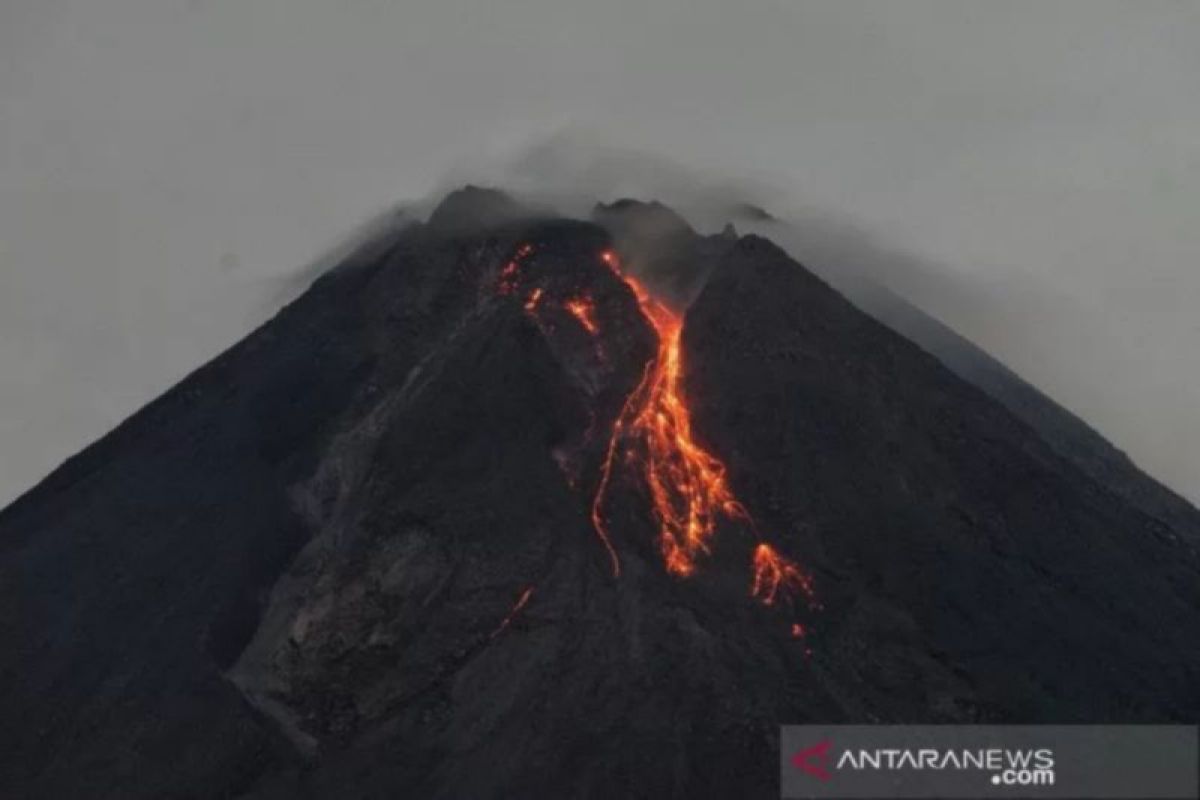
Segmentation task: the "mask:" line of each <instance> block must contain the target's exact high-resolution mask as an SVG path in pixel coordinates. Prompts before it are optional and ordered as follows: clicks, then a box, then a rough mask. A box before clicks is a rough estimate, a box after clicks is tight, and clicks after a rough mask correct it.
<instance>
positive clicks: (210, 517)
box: [0, 190, 1200, 798]
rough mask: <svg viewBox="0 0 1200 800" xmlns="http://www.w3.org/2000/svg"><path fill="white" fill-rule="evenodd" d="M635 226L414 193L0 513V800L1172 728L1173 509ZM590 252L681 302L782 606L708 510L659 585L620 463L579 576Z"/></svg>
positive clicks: (645, 213) (980, 395)
mask: <svg viewBox="0 0 1200 800" xmlns="http://www.w3.org/2000/svg"><path fill="white" fill-rule="evenodd" d="M677 220H678V218H676V217H674V215H672V214H671V213H670V212H669V210H667V209H664V208H663V207H661V206H657V205H653V204H649V205H646V204H638V203H622V204H614V205H613V206H608V207H603V208H601V209H598V211H597V215H596V221H594V222H589V221H570V220H558V219H548V218H542V217H538V216H536V215H534V214H532V213H531V212H528V211H526V210H524V209H522V208H520V207H519V206H517V205H516V204H514V203H512V202H511V201H509V200H508V199H507V198H505V197H504V196H503V195H500V194H498V193H493V192H487V191H482V190H466V191H463V192H460V193H456V194H455V195H452V196H451V197H450V198H448V199H447V201H446V202H445V203H443V205H442V206H441V207H440V208H439V209H438V210H437V211H436V212H435V213H434V215H433V216H432V217H431V220H430V222H429V223H427V224H424V225H410V226H407V227H404V228H402V229H396V230H392V231H390V232H388V233H386V234H383V235H381V236H380V237H379V238H378V239H376V240H374V241H372V242H371V243H370V244H369V245H367V246H364V247H363V248H362V249H361V250H360V251H359V252H357V253H355V254H354V255H352V256H351V257H350V258H349V259H348V260H347V261H346V263H344V264H343V265H341V266H340V267H339V268H337V269H335V270H333V271H332V272H330V273H328V274H327V275H325V276H324V277H322V278H321V279H320V280H319V281H317V283H316V284H314V286H313V287H312V288H311V289H310V290H309V291H308V292H307V293H306V294H305V295H304V296H303V297H301V298H300V299H299V300H298V301H296V302H295V303H293V304H292V305H290V306H289V307H288V308H286V309H284V311H282V312H281V313H280V314H279V315H278V316H277V317H276V318H275V319H274V320H272V321H271V322H269V323H268V324H266V325H264V326H263V327H262V328H261V329H259V330H258V331H256V332H255V333H254V334H252V335H251V336H250V337H248V338H247V339H246V340H245V341H243V342H242V343H241V344H239V345H237V346H236V347H234V348H233V349H232V350H230V351H229V352H227V353H226V354H224V355H222V356H221V357H220V358H218V359H216V360H215V361H214V362H212V363H211V364H209V365H207V366H205V367H203V368H201V369H200V370H198V371H197V372H196V373H195V374H193V375H192V376H190V377H189V378H188V379H187V380H185V381H184V382H182V383H181V384H180V385H179V386H177V387H175V388H174V389H172V390H171V391H170V392H168V393H167V394H166V395H164V396H163V397H162V398H160V399H159V400H157V401H155V402H154V403H152V404H151V405H150V406H148V407H147V408H146V409H144V410H143V411H141V412H139V413H138V414H137V415H135V416H134V417H132V418H131V419H130V420H129V421H127V422H126V423H125V424H123V425H122V426H121V427H120V428H118V429H117V430H116V431H114V432H113V433H112V434H110V435H109V436H108V437H106V438H105V439H103V440H101V441H100V442H98V443H97V444H95V445H93V446H92V447H91V448H89V449H88V450H86V451H84V452H83V453H81V454H80V455H79V456H76V457H75V458H74V459H72V460H71V461H69V462H67V463H66V464H64V465H63V467H61V468H60V469H59V470H58V471H56V472H55V473H54V474H53V475H51V476H50V477H49V478H48V479H47V480H46V481H45V482H43V483H42V484H41V485H40V486H38V487H37V488H35V489H34V490H33V491H31V492H30V493H29V494H27V495H26V496H24V497H23V498H21V499H20V500H18V501H17V502H16V503H15V504H13V505H12V506H11V507H9V508H8V509H7V510H5V511H4V512H2V513H0V676H2V677H3V683H2V685H0V718H3V719H5V720H21V723H20V724H18V725H5V726H3V728H4V729H3V731H2V732H0V786H3V787H4V788H5V792H4V796H5V797H57V796H87V797H121V798H136V797H147V798H149V797H154V798H162V797H297V796H300V797H339V798H341V797H384V796H387V797H394V796H404V797H440V798H481V797H530V796H539V797H585V798H591V797H594V798H611V797H658V796H679V797H774V796H777V786H776V783H777V776H776V763H777V754H776V751H775V742H776V738H777V730H778V725H779V724H780V723H781V722H802V721H810V720H811V721H828V722H843V721H844V722H851V721H853V722H866V721H877V720H878V721H905V722H918V721H935V722H937V721H945V722H950V721H1068V722H1075V721H1085V720H1095V721H1135V720H1137V721H1150V720H1189V721H1194V720H1195V719H1196V718H1198V717H1200V666H1198V665H1200V580H1198V578H1200V558H1198V556H1197V552H1196V542H1197V540H1198V539H1197V534H1196V532H1197V531H1198V530H1200V514H1198V513H1197V512H1196V511H1195V509H1191V508H1190V507H1186V506H1185V507H1182V508H1175V509H1174V513H1173V514H1172V516H1171V517H1170V519H1168V520H1164V519H1161V518H1158V517H1156V516H1154V515H1152V514H1148V513H1146V512H1145V510H1144V508H1142V507H1139V505H1138V504H1136V503H1132V502H1130V500H1129V498H1127V497H1124V496H1122V495H1121V494H1120V493H1119V492H1115V491H1113V490H1112V489H1111V488H1110V487H1108V486H1107V485H1106V484H1105V483H1104V482H1103V481H1097V479H1096V477H1095V476H1093V475H1090V474H1088V472H1087V471H1085V470H1082V469H1080V468H1079V466H1078V465H1077V464H1076V463H1074V462H1072V461H1071V460H1070V459H1067V458H1064V457H1063V456H1062V455H1061V454H1060V453H1059V451H1058V450H1056V449H1055V448H1053V447H1051V446H1050V445H1048V444H1047V443H1046V441H1045V440H1044V439H1043V437H1042V436H1041V435H1039V434H1038V433H1037V432H1035V430H1034V429H1033V428H1032V427H1030V426H1028V425H1027V424H1026V423H1025V422H1023V421H1021V420H1019V419H1018V418H1017V417H1016V416H1014V415H1013V414H1012V413H1010V412H1009V411H1008V410H1007V409H1005V408H1004V407H1003V406H1001V405H1000V404H998V403H997V402H996V401H995V400H993V399H992V398H990V397H989V396H987V395H986V394H985V393H984V392H982V391H980V390H979V389H977V388H976V387H974V386H972V385H970V384H968V383H966V382H964V381H963V380H962V379H960V378H959V377H957V376H956V375H954V374H953V373H952V372H950V371H949V370H947V369H946V368H945V367H943V366H942V364H941V363H939V362H938V361H937V360H935V359H934V358H933V357H931V356H930V355H928V354H926V353H925V352H924V351H922V350H921V349H919V348H918V347H916V346H914V345H913V344H911V343H910V342H909V341H907V340H906V339H904V338H902V337H901V336H899V335H897V334H896V333H894V332H893V331H892V330H890V329H888V328H886V327H884V326H883V325H881V324H879V323H877V322H875V321H874V320H873V319H872V318H870V317H868V316H866V315H865V314H863V313H861V312H860V311H858V310H857V309H856V308H855V307H854V306H852V305H851V304H850V303H848V302H847V301H846V300H845V299H843V298H842V297H841V296H840V295H839V294H837V293H836V292H834V291H833V290H831V289H830V288H829V287H828V286H827V285H826V284H824V283H823V282H822V281H820V280H819V279H817V278H816V277H814V276H813V275H812V274H811V273H809V272H808V271H806V270H805V269H804V268H803V267H801V266H800V265H798V264H796V263H795V262H793V261H791V260H790V259H788V258H787V256H786V255H785V254H784V253H783V252H782V251H781V250H779V249H777V248H776V247H775V246H774V245H772V244H771V243H770V242H769V241H767V240H765V239H761V238H757V237H741V238H739V237H738V236H737V235H736V233H735V232H733V231H727V232H726V233H725V234H723V235H721V236H717V237H707V238H706V237H700V236H697V235H696V234H695V233H694V232H693V231H691V229H690V228H687V227H686V223H682V221H681V220H678V222H676V221H677ZM668 223H670V224H668ZM681 224H682V227H680V225H681ZM647 243H650V244H652V245H653V246H652V247H649V246H647ZM610 249H615V250H616V252H618V253H620V254H621V256H622V257H623V259H624V261H625V263H626V264H628V267H629V269H632V270H638V271H639V274H640V275H642V276H643V278H644V279H645V280H646V282H648V283H649V284H650V285H651V286H653V287H654V288H656V289H659V290H661V291H663V292H664V295H665V296H667V297H670V298H671V299H672V300H674V301H677V302H678V301H681V300H686V299H691V298H692V297H694V298H695V299H694V301H693V302H692V305H691V307H690V308H689V310H688V311H687V315H686V322H685V326H684V334H683V360H684V364H685V377H686V395H687V398H688V401H689V405H690V406H691V407H692V410H693V421H694V423H695V425H696V433H697V436H698V437H699V439H700V440H701V441H702V442H703V444H704V445H705V446H706V447H708V448H710V449H711V451H712V452H713V453H714V454H716V455H718V456H719V457H720V458H721V459H722V460H723V461H724V463H725V464H726V465H727V467H728V469H729V478H730V481H731V485H732V486H733V487H734V489H735V490H736V492H737V494H738V496H739V498H740V500H741V501H742V502H743V504H744V505H745V506H746V507H747V509H748V510H749V512H750V513H751V514H752V515H753V517H754V518H755V520H756V522H757V526H756V527H757V528H758V529H759V531H760V532H761V533H762V535H763V536H765V537H767V538H768V539H769V540H770V541H771V542H772V543H773V544H774V545H775V546H776V547H777V548H778V549H779V550H780V551H781V552H783V553H784V554H785V555H787V556H789V557H790V558H792V559H794V560H795V561H796V562H798V563H799V564H801V565H803V567H804V568H805V569H806V570H808V571H809V572H810V573H811V574H812V575H813V578H814V581H815V587H816V592H817V596H818V598H819V603H817V604H816V606H815V607H812V608H810V607H808V605H806V604H800V603H797V604H795V605H792V604H788V603H785V602H780V603H777V604H775V605H773V606H770V607H767V606H764V605H763V604H762V603H761V602H757V601H756V600H755V599H754V598H753V597H751V596H750V595H751V593H750V591H749V588H750V583H749V581H750V576H749V574H748V572H747V564H748V562H749V560H750V553H751V550H752V548H753V547H754V539H753V536H752V535H750V532H749V531H748V530H747V526H746V525H743V524H739V523H738V522H737V521H736V520H730V521H727V522H725V523H723V524H722V527H721V529H720V530H718V532H717V534H718V535H717V537H716V539H715V543H714V546H713V549H712V552H711V553H710V554H709V555H708V556H707V557H705V558H703V559H702V560H701V563H700V564H699V568H698V570H697V572H696V573H695V574H694V575H692V576H690V577H688V578H678V577H673V576H669V575H668V574H666V572H665V570H664V568H663V563H662V558H661V556H660V553H659V551H658V548H657V546H656V543H655V531H656V527H655V523H654V520H653V519H652V517H651V515H650V513H649V500H648V498H647V496H646V489H645V486H644V485H643V484H642V483H640V482H639V481H638V480H636V475H635V472H634V471H633V470H628V469H627V470H619V471H618V472H617V473H616V475H615V477H614V480H613V485H612V487H611V488H610V498H611V500H610V502H609V503H608V504H607V506H606V510H605V514H606V517H607V521H608V527H609V529H610V531H611V534H612V543H613V546H614V548H615V549H616V551H617V553H618V554H619V558H620V564H621V573H620V576H619V577H615V576H614V574H613V570H612V567H611V564H610V560H609V556H608V554H607V553H606V550H605V548H604V546H603V543H602V542H601V541H600V539H599V538H598V536H597V533H596V530H595V528H594V525H593V521H592V518H591V513H592V501H593V496H594V493H595V488H596V484H597V482H598V480H599V477H600V469H601V464H602V462H603V460H604V455H605V452H606V447H607V444H608V437H609V432H610V430H611V427H612V424H613V421H614V420H615V419H616V418H617V416H618V414H620V412H621V409H622V406H623V404H624V402H625V398H626V397H627V396H628V394H629V392H630V391H631V390H632V389H633V387H634V386H635V385H636V384H637V383H638V381H639V380H640V379H641V376H642V375H643V370H644V369H645V367H646V364H647V362H648V361H649V360H651V359H652V358H653V357H654V353H655V333H654V330H653V329H652V327H651V326H650V325H649V324H648V322H647V320H646V318H645V317H644V316H643V315H642V313H641V312H640V310H639V306H638V302H637V299H636V298H635V295H634V292H633V291H631V289H630V287H629V286H628V285H626V283H624V282H623V281H622V280H621V279H620V277H619V276H618V275H616V274H614V272H613V271H612V270H611V269H610V268H609V265H608V264H606V263H605V261H604V259H603V258H602V254H603V253H605V252H606V251H609V250H610ZM684 261H687V262H691V263H694V264H695V270H696V271H695V272H694V273H687V272H686V271H685V270H683V269H682V268H681V267H680V264H681V263H682V262H684ZM514 265H515V266H514ZM695 275H703V276H706V277H707V280H706V281H705V282H704V283H703V284H702V285H699V284H696V283H695V280H694V276H695ZM581 297H585V298H586V299H587V300H588V301H589V302H590V304H591V305H590V311H589V314H590V315H591V316H588V317H587V319H588V320H590V321H591V323H592V324H593V325H594V327H595V329H596V330H595V331H594V332H592V331H590V330H588V325H585V324H584V323H583V319H584V317H582V316H580V315H578V314H572V313H568V310H567V309H568V304H569V302H571V301H575V300H578V299H579V298H581ZM794 625H801V626H802V628H801V630H802V632H803V635H800V636H797V635H796V629H795V628H793V626H794Z"/></svg>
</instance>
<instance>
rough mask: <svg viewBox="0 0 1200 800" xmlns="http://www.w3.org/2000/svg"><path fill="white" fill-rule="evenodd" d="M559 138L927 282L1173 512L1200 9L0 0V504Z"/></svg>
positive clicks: (1198, 159) (1043, 2) (1189, 432)
mask: <svg viewBox="0 0 1200 800" xmlns="http://www.w3.org/2000/svg"><path fill="white" fill-rule="evenodd" d="M564 127H568V128H570V129H572V130H580V131H585V132H586V135H587V137H589V138H590V139H592V140H595V141H603V142H610V143H612V144H613V145H617V146H621V147H630V148H635V149H638V150H642V151H645V152H650V153H664V154H667V155H669V156H670V157H671V158H672V159H673V160H675V161H676V162H679V163H681V164H684V165H686V166H687V167H688V168H689V169H690V170H693V171H695V172H699V173H700V174H713V175H730V176H738V177H746V178H747V179H749V180H751V181H753V182H757V183H760V184H768V185H770V186H772V187H774V188H775V189H776V191H777V195H776V201H777V202H778V203H779V204H780V205H782V206H786V207H787V209H788V210H789V211H792V212H795V213H803V212H804V210H805V209H818V210H820V212H821V213H828V214H832V215H835V216H838V217H844V218H846V219H847V220H850V221H852V222H853V223H854V224H856V225H857V226H859V227H861V228H862V229H863V230H865V231H868V232H870V234H871V235H872V236H873V237H875V238H876V239H878V240H879V241H880V242H883V243H885V244H886V245H887V246H890V247H894V248H896V249H897V250H902V251H905V252H908V253H912V254H916V255H918V256H919V257H921V258H923V259H927V261H928V263H929V264H933V265H938V267H937V270H938V272H935V273H934V274H930V275H926V276H924V277H923V279H922V280H919V281H915V282H911V283H910V284H908V285H906V286H905V287H904V290H905V291H906V293H908V294H910V296H911V298H912V299H913V300H915V301H916V302H917V303H918V304H919V305H922V306H923V307H925V308H926V309H927V310H929V311H930V312H932V313H934V314H935V315H937V316H939V317H941V318H942V319H944V320H945V321H946V322H948V323H949V324H951V325H952V326H953V327H955V328H957V329H958V330H960V331H961V332H963V333H964V334H966V335H968V336H969V337H971V338H973V339H974V340H976V341H977V342H979V343H980V344H982V345H983V346H984V347H986V348H987V349H989V350H991V351H992V352H993V353H995V354H996V355H998V356H999V357H1000V358H1002V359H1003V360H1004V361H1006V362H1007V363H1008V364H1010V365H1011V366H1013V367H1014V368H1015V369H1016V370H1017V371H1018V372H1020V373H1022V374H1023V375H1025V376H1026V377H1027V378H1029V379H1030V380H1032V381H1033V382H1034V383H1036V384H1038V385H1039V386H1041V387H1042V388H1044V389H1045V390H1047V391H1049V393H1050V394H1051V395H1052V396H1054V397H1056V398H1057V399H1058V400H1060V401H1062V402H1063V403H1065V404H1066V405H1067V406H1068V407H1070V408H1072V409H1073V410H1075V411H1077V412H1079V413H1081V414H1082V415H1083V416H1085V418H1087V419H1088V420H1089V421H1091V422H1092V423H1093V424H1095V425H1096V426H1097V427H1099V428H1100V429H1101V430H1102V431H1103V432H1104V433H1105V434H1106V435H1108V436H1109V437H1110V438H1112V439H1113V440H1114V441H1115V442H1116V443H1117V444H1118V445H1119V446H1121V447H1122V448H1124V449H1126V450H1127V451H1128V452H1130V454H1131V455H1132V456H1133V457H1134V458H1135V459H1136V460H1137V461H1138V462H1139V463H1141V464H1142V465H1143V466H1144V467H1145V468H1147V469H1148V470H1149V471H1151V472H1152V473H1153V474H1155V475H1157V476H1159V477H1160V478H1162V479H1164V480H1166V481H1167V482H1168V483H1169V484H1171V485H1173V486H1174V487H1176V488H1177V489H1179V490H1181V491H1183V492H1185V493H1186V494H1188V495H1189V496H1190V497H1191V498H1192V499H1193V500H1195V499H1197V498H1200V417H1198V414H1197V409H1198V408H1200V356H1198V355H1197V353H1198V352H1200V315H1198V314H1196V312H1195V311H1194V309H1195V308H1196V307H1197V305H1198V304H1200V224H1198V223H1200V218H1198V214H1200V3H1191V2H1179V3H1157V2H1149V1H1148V0H1142V1H1141V2H1137V3H1133V2H1125V3H1116V4H1113V3H1106V2H1101V1H1100V0H1081V2H1049V1H1047V0H1036V1H1035V2H1012V1H1010V2H986V3H973V2H964V1H963V0H947V2H939V3H926V2H879V3H857V2H848V1H847V0H838V1H837V2H830V3H824V4H818V3H802V2H755V1H754V0H740V1H739V2H730V0H722V2H703V1H701V0H691V1H690V2H651V1H649V0H636V2H632V1H631V2H626V1H625V0H606V2H603V3H594V2H593V3H575V2H567V1H566V0H537V2H518V1H516V0H508V1H507V2H497V1H496V0H478V1H472V2H462V0H436V1H434V2H428V3H411V2H409V3H400V2H385V1H384V0H342V2H338V3H328V2H323V1H321V2H318V0H0V503H3V502H4V501H6V500H8V499H11V498H12V497H15V496H16V494H17V493H19V492H20V491H22V490H24V489H25V488H28V487H29V486H30V485H32V484H33V483H34V482H35V481H36V480H37V479H39V478H40V477H42V476H43V475H44V474H45V473H46V472H47V471H48V470H50V469H51V468H53V467H54V466H55V465H56V464H57V463H59V462H60V461H61V460H62V459H63V458H65V457H66V456H68V455H70V454H71V453H73V452H75V451H76V450H78V449H79V448H81V447H82V446H83V445H85V444H87V443H88V442H89V441H91V440H93V439H94V438H96V437H97V436H99V435H100V434H102V433H104V432H105V431H106V430H108V429H109V428H111V427H112V426H113V425H115V424H116V423H117V422H119V421H120V420H121V419H122V418H124V417H125V416H127V415H128V414H130V413H131V412H133V411H134V410H136V409H137V408H138V407H139V406H140V405H141V404H143V403H145V402H146V401H147V400H149V399H151V398H152V397H153V396H155V395H156V394H158V393H159V392H161V391H162V390H163V389H165V388H167V387H168V386H169V385H171V384H172V383H173V382H175V381H176V380H178V379H179V378H181V377H182V376H183V375H185V374H186V373H187V372H188V371H190V370H191V369H192V368H194V367H195V366H197V365H198V364H200V363H201V362H202V361H204V360H206V359H207V358H209V357H211V356H212V355H214V354H215V353H217V352H218V351H219V350H220V349H222V348H224V347H225V346H227V345H229V344H231V343H232V342H234V341H236V340H237V339H238V338H240V337H241V336H242V335H243V334H244V333H245V332H246V331H247V330H249V328H250V327H252V326H253V325H254V324H255V323H257V322H258V321H261V320H262V319H263V318H264V317H265V316H266V315H268V314H269V313H271V311H272V310H273V308H274V306H275V304H277V303H278V301H279V298H280V297H281V293H282V292H284V291H286V287H287V285H288V284H287V281H286V278H287V276H289V275H291V274H294V273H295V272H296V270H298V269H300V268H302V267H303V266H304V265H305V264H306V263H308V262H310V261H312V260H313V259H314V258H315V257H316V256H318V255H320V253H321V252H322V250H323V249H324V248H326V247H328V246H330V245H331V244H332V243H334V242H335V241H337V240H338V239H339V237H340V236H341V235H342V234H344V233H345V232H347V231H348V230H350V229H352V228H354V227H355V226H356V225H358V224H359V223H361V222H363V221H364V220H365V219H367V218H368V217H370V216H372V215H373V214H375V213H377V212H378V211H380V210H381V209H382V208H384V207H386V206H388V205H391V204H393V203H395V202H396V201H398V200H402V199H404V198H409V197H415V196H422V195H425V194H426V193H428V192H429V191H431V190H432V189H434V188H435V187H437V186H440V185H442V184H443V183H444V182H445V181H446V180H447V175H459V174H471V173H472V170H473V169H476V168H482V167H480V165H487V164H490V163H495V162H496V161H497V160H498V159H502V158H503V157H504V156H505V154H506V153H511V152H513V151H517V150H520V149H521V148H522V147H523V146H525V145H526V144H527V143H528V142H530V141H535V140H538V139H540V138H542V137H544V136H546V135H548V134H551V133H553V132H555V131H557V130H561V129H562V128H564Z"/></svg>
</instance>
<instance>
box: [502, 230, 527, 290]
mask: <svg viewBox="0 0 1200 800" xmlns="http://www.w3.org/2000/svg"><path fill="white" fill-rule="evenodd" d="M532 254H533V245H531V244H529V243H528V242H526V243H525V244H522V245H521V246H520V247H518V248H517V251H516V252H515V253H514V254H513V257H512V258H511V259H509V261H508V263H507V264H505V265H504V269H502V270H500V294H512V293H513V292H514V291H515V290H516V288H517V281H518V280H519V279H520V277H521V264H522V262H523V261H524V260H525V259H526V258H528V257H529V256H530V255H532Z"/></svg>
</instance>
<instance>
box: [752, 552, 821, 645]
mask: <svg viewBox="0 0 1200 800" xmlns="http://www.w3.org/2000/svg"><path fill="white" fill-rule="evenodd" d="M780 592H784V593H785V595H786V596H788V597H790V596H791V594H792V593H796V592H798V593H800V594H802V595H804V597H806V598H807V599H808V600H809V601H812V599H813V587H812V579H811V578H809V577H808V575H806V574H804V572H803V571H802V570H801V569H800V568H799V567H798V566H796V565H795V564H793V563H792V562H790V561H788V560H787V559H786V558H784V557H783V556H781V555H779V553H777V552H775V549H774V548H773V547H771V545H769V544H767V543H766V542H760V543H759V545H758V547H756V548H754V583H753V584H752V585H751V586H750V596H751V597H754V598H756V599H758V600H759V601H761V602H762V604H763V605H765V606H772V605H775V601H776V600H777V599H778V598H779V596H780ZM792 634H793V635H795V636H803V635H804V628H803V626H799V625H795V626H793V627H792Z"/></svg>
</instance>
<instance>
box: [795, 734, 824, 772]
mask: <svg viewBox="0 0 1200 800" xmlns="http://www.w3.org/2000/svg"><path fill="white" fill-rule="evenodd" d="M831 747H833V742H831V741H829V740H828V739H826V740H824V741H822V742H818V743H817V744H814V745H813V746H812V747H806V748H804V749H803V750H801V751H799V752H798V753H796V755H794V756H792V763H793V764H794V765H795V766H796V767H797V768H798V769H800V770H803V771H804V772H805V773H807V774H809V775H811V776H813V777H814V778H816V779H817V780H819V781H827V780H829V778H830V775H829V748H831Z"/></svg>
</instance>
